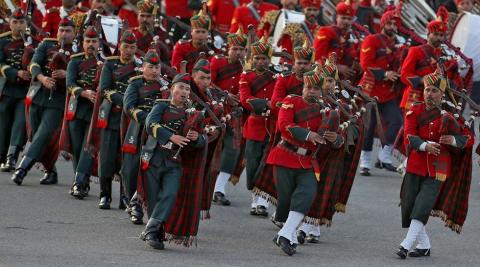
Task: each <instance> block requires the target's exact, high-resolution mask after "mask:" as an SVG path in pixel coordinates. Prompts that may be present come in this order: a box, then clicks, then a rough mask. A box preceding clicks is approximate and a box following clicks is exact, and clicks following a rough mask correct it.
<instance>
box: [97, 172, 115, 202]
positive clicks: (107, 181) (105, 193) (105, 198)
mask: <svg viewBox="0 0 480 267" xmlns="http://www.w3.org/2000/svg"><path fill="white" fill-rule="evenodd" d="M111 202H112V178H106V177H100V202H99V203H98V208H100V209H102V210H109V209H110V203H111Z"/></svg>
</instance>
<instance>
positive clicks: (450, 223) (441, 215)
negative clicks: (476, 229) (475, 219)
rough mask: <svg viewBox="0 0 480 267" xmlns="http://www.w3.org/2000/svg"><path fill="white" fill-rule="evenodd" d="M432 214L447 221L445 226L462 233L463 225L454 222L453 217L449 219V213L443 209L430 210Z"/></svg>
mask: <svg viewBox="0 0 480 267" xmlns="http://www.w3.org/2000/svg"><path fill="white" fill-rule="evenodd" d="M430 216H432V217H439V218H440V219H442V221H443V222H444V223H445V224H444V225H445V227H448V228H450V229H451V230H452V231H454V232H456V233H457V234H460V233H461V232H462V227H463V226H462V225H459V224H456V223H454V222H453V221H452V220H451V219H448V216H447V214H445V212H443V211H442V210H432V212H430Z"/></svg>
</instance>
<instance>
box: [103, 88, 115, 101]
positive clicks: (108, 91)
mask: <svg viewBox="0 0 480 267" xmlns="http://www.w3.org/2000/svg"><path fill="white" fill-rule="evenodd" d="M116 92H117V91H116V90H106V91H105V98H106V99H107V100H108V101H110V102H112V95H113V94H115V93H116Z"/></svg>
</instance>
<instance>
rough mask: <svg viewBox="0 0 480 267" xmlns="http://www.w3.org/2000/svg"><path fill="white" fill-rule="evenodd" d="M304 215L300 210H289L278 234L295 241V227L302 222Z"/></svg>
mask: <svg viewBox="0 0 480 267" xmlns="http://www.w3.org/2000/svg"><path fill="white" fill-rule="evenodd" d="M304 216H305V215H304V214H302V213H300V212H297V211H290V212H289V213H288V218H287V221H286V222H285V224H284V225H283V227H282V229H280V231H279V232H278V235H279V236H283V237H285V238H286V239H288V240H290V242H291V243H297V242H298V241H297V236H296V232H297V228H298V227H299V226H300V224H301V223H302V221H303V217H304Z"/></svg>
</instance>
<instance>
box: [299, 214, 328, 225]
mask: <svg viewBox="0 0 480 267" xmlns="http://www.w3.org/2000/svg"><path fill="white" fill-rule="evenodd" d="M303 222H305V223H308V224H313V225H315V226H320V225H325V226H326V227H330V226H332V220H329V219H327V218H321V219H318V218H312V217H308V216H305V218H303Z"/></svg>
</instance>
